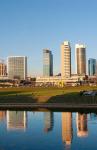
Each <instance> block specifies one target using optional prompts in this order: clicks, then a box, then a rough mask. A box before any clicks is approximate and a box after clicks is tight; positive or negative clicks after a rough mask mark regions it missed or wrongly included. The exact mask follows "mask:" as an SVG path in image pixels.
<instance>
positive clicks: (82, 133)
mask: <svg viewBox="0 0 97 150" xmlns="http://www.w3.org/2000/svg"><path fill="white" fill-rule="evenodd" d="M76 123H77V136H78V137H86V136H88V127H87V114H81V113H77V115H76Z"/></svg>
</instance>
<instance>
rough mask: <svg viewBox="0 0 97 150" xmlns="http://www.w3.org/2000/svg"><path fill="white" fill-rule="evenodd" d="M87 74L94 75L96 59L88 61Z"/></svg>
mask: <svg viewBox="0 0 97 150" xmlns="http://www.w3.org/2000/svg"><path fill="white" fill-rule="evenodd" d="M88 74H89V76H93V75H95V74H96V59H93V58H90V59H89V60H88Z"/></svg>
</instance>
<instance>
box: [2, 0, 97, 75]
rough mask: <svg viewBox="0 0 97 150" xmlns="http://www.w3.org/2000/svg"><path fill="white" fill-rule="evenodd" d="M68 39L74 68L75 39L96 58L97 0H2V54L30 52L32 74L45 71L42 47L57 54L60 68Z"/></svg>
mask: <svg viewBox="0 0 97 150" xmlns="http://www.w3.org/2000/svg"><path fill="white" fill-rule="evenodd" d="M64 40H69V41H70V43H71V47H72V70H73V72H74V69H75V61H74V56H75V50H74V46H75V44H76V43H83V44H86V46H87V59H88V58H89V57H92V58H96V59H97V0H0V58H4V59H6V57H7V56H9V55H26V56H28V66H29V67H28V69H29V71H28V72H29V75H36V74H37V75H41V74H42V56H43V55H42V50H43V49H44V48H49V49H50V50H52V53H53V55H54V56H53V57H54V74H57V73H59V72H60V44H61V43H62V42H63V41H64Z"/></svg>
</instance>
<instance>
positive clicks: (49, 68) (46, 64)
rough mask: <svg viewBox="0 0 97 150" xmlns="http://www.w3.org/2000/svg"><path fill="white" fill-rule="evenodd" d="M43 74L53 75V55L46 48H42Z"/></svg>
mask: <svg viewBox="0 0 97 150" xmlns="http://www.w3.org/2000/svg"><path fill="white" fill-rule="evenodd" d="M43 76H53V55H52V52H51V51H50V50H48V49H44V50H43Z"/></svg>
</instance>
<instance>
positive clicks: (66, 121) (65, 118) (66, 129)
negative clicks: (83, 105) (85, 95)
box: [62, 112, 73, 147]
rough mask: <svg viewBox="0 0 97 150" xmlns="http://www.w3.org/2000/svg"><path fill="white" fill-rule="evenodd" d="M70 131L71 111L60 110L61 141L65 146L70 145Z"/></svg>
mask: <svg viewBox="0 0 97 150" xmlns="http://www.w3.org/2000/svg"><path fill="white" fill-rule="evenodd" d="M72 132H73V129H72V113H71V112H62V141H63V143H65V147H66V146H67V147H68V146H70V145H71V142H72Z"/></svg>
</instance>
